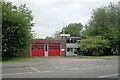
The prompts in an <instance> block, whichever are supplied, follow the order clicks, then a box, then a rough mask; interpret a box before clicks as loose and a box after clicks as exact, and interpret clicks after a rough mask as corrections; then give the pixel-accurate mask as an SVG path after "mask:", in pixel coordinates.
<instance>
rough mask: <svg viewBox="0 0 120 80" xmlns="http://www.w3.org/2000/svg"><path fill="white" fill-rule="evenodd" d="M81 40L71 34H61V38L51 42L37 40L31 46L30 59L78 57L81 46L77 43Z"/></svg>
mask: <svg viewBox="0 0 120 80" xmlns="http://www.w3.org/2000/svg"><path fill="white" fill-rule="evenodd" d="M79 39H81V37H70V35H69V34H61V35H60V38H57V39H51V40H44V39H35V40H34V42H33V43H32V44H31V49H30V57H49V56H69V55H77V54H78V52H79V45H77V44H76V43H75V41H76V40H79Z"/></svg>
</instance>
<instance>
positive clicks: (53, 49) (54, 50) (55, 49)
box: [48, 43, 60, 56]
mask: <svg viewBox="0 0 120 80" xmlns="http://www.w3.org/2000/svg"><path fill="white" fill-rule="evenodd" d="M48 56H60V44H58V43H57V44H56V43H55V44H54V43H50V44H48Z"/></svg>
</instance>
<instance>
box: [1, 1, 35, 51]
mask: <svg viewBox="0 0 120 80" xmlns="http://www.w3.org/2000/svg"><path fill="white" fill-rule="evenodd" d="M31 14H32V12H31V11H30V10H29V9H28V8H27V7H26V5H20V6H18V7H17V6H16V5H13V4H12V3H11V2H5V1H3V2H2V51H3V52H7V53H8V52H20V51H24V50H25V49H26V48H27V47H28V46H29V45H30V42H31V39H32V38H31V37H32V34H31V27H32V26H33V22H32V20H33V16H32V15H31Z"/></svg>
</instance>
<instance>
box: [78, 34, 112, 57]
mask: <svg viewBox="0 0 120 80" xmlns="http://www.w3.org/2000/svg"><path fill="white" fill-rule="evenodd" d="M77 43H78V44H80V50H81V51H85V52H93V51H100V50H103V49H105V48H109V47H110V42H109V40H106V39H104V38H103V37H102V36H93V37H87V38H86V39H82V40H78V41H77ZM93 53H94V52H93ZM98 54H99V53H96V55H98Z"/></svg>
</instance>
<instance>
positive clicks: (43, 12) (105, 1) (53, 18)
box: [6, 0, 119, 38]
mask: <svg viewBox="0 0 120 80" xmlns="http://www.w3.org/2000/svg"><path fill="white" fill-rule="evenodd" d="M6 1H10V2H12V3H13V5H18V6H19V5H20V4H26V6H27V7H28V9H29V10H31V11H32V15H33V16H34V20H33V22H34V26H33V28H32V30H33V31H34V37H35V38H45V37H46V36H53V35H54V33H55V32H56V31H59V30H61V29H62V28H63V27H64V26H67V25H68V24H70V23H82V24H83V26H84V25H85V24H87V23H88V21H89V20H90V17H91V14H92V11H93V9H96V8H99V7H102V6H108V5H109V3H111V2H112V3H115V4H117V3H118V1H119V0H6Z"/></svg>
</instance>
